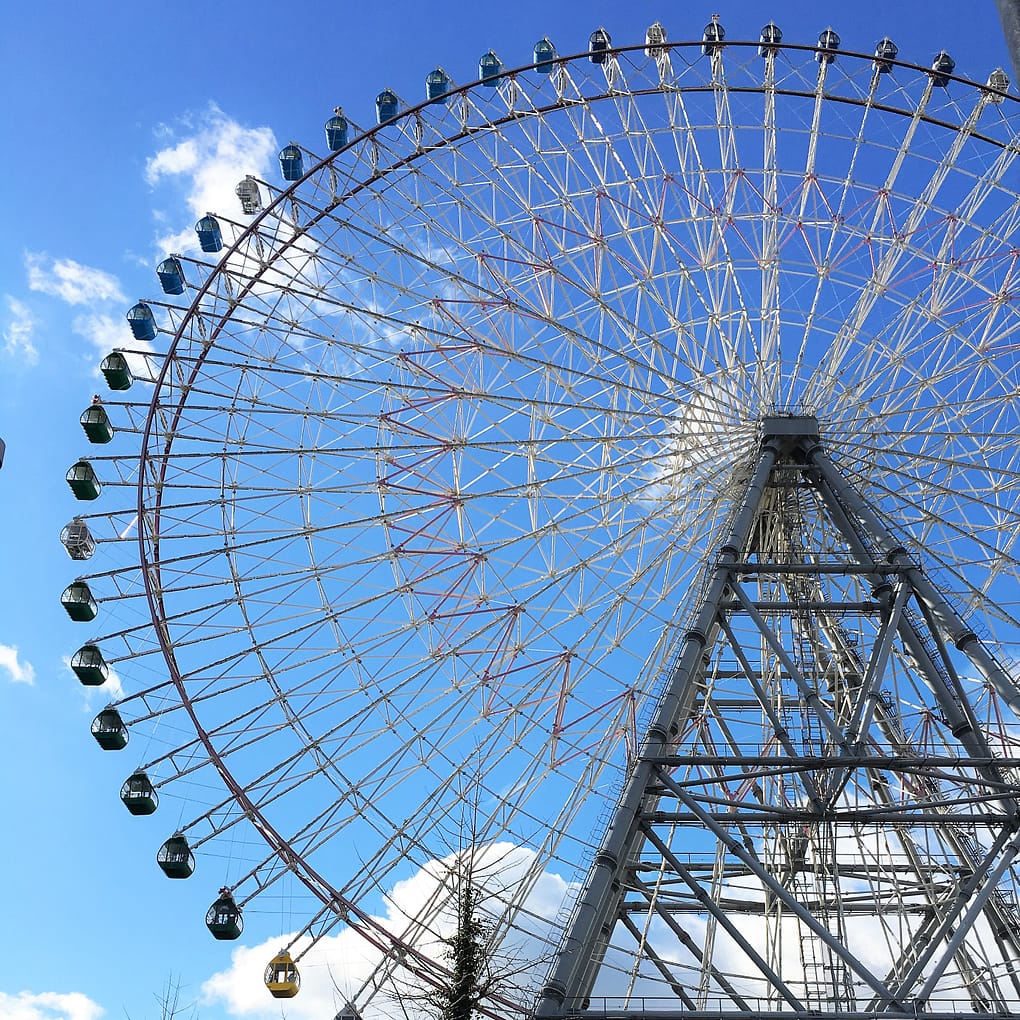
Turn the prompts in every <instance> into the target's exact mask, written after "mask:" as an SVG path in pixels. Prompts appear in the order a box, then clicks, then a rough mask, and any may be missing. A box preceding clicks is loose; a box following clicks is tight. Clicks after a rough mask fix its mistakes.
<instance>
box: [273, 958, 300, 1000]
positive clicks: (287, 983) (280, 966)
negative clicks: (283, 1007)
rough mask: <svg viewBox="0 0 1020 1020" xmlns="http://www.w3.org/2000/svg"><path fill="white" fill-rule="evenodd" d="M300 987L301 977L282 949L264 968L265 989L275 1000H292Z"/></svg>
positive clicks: (295, 965)
mask: <svg viewBox="0 0 1020 1020" xmlns="http://www.w3.org/2000/svg"><path fill="white" fill-rule="evenodd" d="M300 987H301V975H300V974H299V973H298V969H297V964H296V963H295V962H294V961H293V960H292V959H291V958H290V953H288V952H287V950H285V949H282V950H280V952H279V953H277V954H276V956H274V957H273V959H272V960H271V961H270V963H269V966H268V967H266V988H268V989H269V991H270V994H271V995H272V996H273V998H276V999H293V998H294V996H295V995H297V993H298V989H299V988H300Z"/></svg>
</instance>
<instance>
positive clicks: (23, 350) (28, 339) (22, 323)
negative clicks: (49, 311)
mask: <svg viewBox="0 0 1020 1020" xmlns="http://www.w3.org/2000/svg"><path fill="white" fill-rule="evenodd" d="M6 297H7V307H8V309H9V310H10V313H11V320H10V322H9V323H8V325H7V328H6V329H5V330H4V331H3V337H4V351H5V352H6V353H7V354H9V355H10V356H11V357H21V358H24V359H25V361H26V362H28V364H30V365H34V364H36V363H37V362H38V361H39V351H38V350H37V349H36V346H35V343H34V336H33V334H34V332H35V319H34V318H33V316H32V313H31V311H30V310H29V308H28V305H26V304H25V303H24V302H23V301H19V300H18V299H17V298H14V297H11V296H10V295H9V294H8V295H6Z"/></svg>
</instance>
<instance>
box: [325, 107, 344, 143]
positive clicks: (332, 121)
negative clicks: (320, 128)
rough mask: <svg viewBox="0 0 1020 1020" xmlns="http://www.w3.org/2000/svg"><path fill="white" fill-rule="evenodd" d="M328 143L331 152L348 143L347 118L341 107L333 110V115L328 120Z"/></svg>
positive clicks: (326, 127) (326, 126) (326, 124)
mask: <svg viewBox="0 0 1020 1020" xmlns="http://www.w3.org/2000/svg"><path fill="white" fill-rule="evenodd" d="M324 127H325V130H326V144H327V145H328V146H329V151H330V152H339V151H340V150H341V149H342V148H343V147H344V146H345V145H346V144H347V118H346V117H345V116H344V115H343V110H342V109H341V107H339V106H338V107H337V108H336V109H335V110H334V111H333V116H332V117H330V118H329V120H327V121H326V123H325V125H324Z"/></svg>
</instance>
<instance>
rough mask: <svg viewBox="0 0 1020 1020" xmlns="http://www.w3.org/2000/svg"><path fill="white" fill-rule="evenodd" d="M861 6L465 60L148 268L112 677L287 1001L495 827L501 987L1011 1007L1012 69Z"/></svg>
mask: <svg viewBox="0 0 1020 1020" xmlns="http://www.w3.org/2000/svg"><path fill="white" fill-rule="evenodd" d="M839 47H840V43H839V39H838V38H837V37H836V36H835V33H833V32H831V31H829V30H827V31H826V32H825V33H823V35H822V37H821V38H820V39H819V42H818V44H817V45H813V46H798V45H788V44H786V43H784V42H783V41H782V36H781V33H779V31H778V29H777V28H776V26H774V25H770V26H766V30H765V31H763V33H762V39H761V40H760V41H755V42H747V43H741V42H729V41H725V40H724V35H723V34H722V30H721V26H720V25H719V24H718V23H717V22H713V23H712V25H710V26H709V27H708V29H706V36H705V38H704V39H703V40H701V41H698V42H693V43H671V42H668V41H667V40H666V38H665V32H664V30H663V29H662V27H661V26H653V28H652V29H649V33H648V36H647V38H646V41H645V43H644V44H643V45H641V46H635V47H624V48H614V47H613V46H612V44H611V42H610V40H609V38H608V35H607V34H606V33H604V32H602V31H601V30H600V32H598V33H596V34H595V35H594V36H593V37H592V40H591V44H590V50H589V51H586V52H584V53H581V54H579V55H577V56H573V57H560V56H557V55H556V54H555V52H554V51H553V49H552V46H551V44H549V43H548V41H547V40H543V41H542V42H541V43H540V44H539V46H538V47H536V52H535V63H534V64H531V65H528V66H525V67H521V68H517V69H513V70H507V69H505V68H504V67H503V66H502V64H501V63H500V61H499V58H498V57H497V56H496V54H494V53H492V52H490V53H488V54H486V55H485V56H484V57H483V58H482V62H481V64H480V77H481V80H480V81H478V82H473V83H472V84H469V85H465V86H462V87H457V86H456V85H454V84H453V83H452V82H451V81H450V79H449V77H448V76H447V75H446V74H445V72H443V71H441V69H438V68H437V69H436V71H434V72H433V73H432V74H431V75H429V78H428V89H429V92H428V99H429V101H428V102H425V103H422V104H421V105H418V106H413V107H411V108H408V109H400V102H399V99H398V97H396V96H395V95H394V94H393V93H391V92H389V91H388V90H387V91H386V92H384V93H381V94H380V97H379V101H378V110H379V121H380V123H379V124H378V125H377V126H375V127H373V128H371V129H367V130H362V129H359V128H358V127H357V126H356V125H355V124H354V123H353V122H352V121H349V120H348V119H347V118H346V117H345V116H343V114H342V113H339V112H338V113H337V114H336V116H335V117H334V118H332V119H331V120H330V121H329V122H328V123H327V141H328V143H329V145H330V147H331V148H332V149H333V151H331V153H330V154H329V155H328V156H326V157H318V156H313V155H312V154H311V153H309V152H308V151H307V150H304V149H302V148H301V147H300V146H298V145H296V144H292V145H289V146H287V147H286V148H285V149H284V150H283V152H281V169H282V172H283V176H284V183H283V186H282V187H280V186H279V185H278V184H274V183H271V182H269V181H265V180H260V179H258V178H256V177H253V176H252V177H247V178H245V179H244V180H243V181H242V182H241V183H240V184H239V185H238V197H239V198H240V200H241V208H242V210H243V212H242V215H241V216H240V217H239V218H237V219H230V218H228V217H226V216H224V215H222V214H219V213H217V214H216V215H209V216H207V217H204V218H203V219H202V220H201V221H200V222H199V224H198V237H199V241H200V244H201V247H202V249H203V253H197V252H195V253H190V254H189V253H182V254H179V255H175V256H171V257H169V258H168V259H167V260H166V261H165V262H164V263H162V264H161V266H160V269H159V278H160V281H161V283H162V285H163V288H164V292H165V294H167V295H171V296H172V297H173V298H174V299H173V300H171V299H168V298H164V297H161V298H160V299H159V300H147V301H143V302H140V303H139V304H138V305H136V306H135V307H134V308H133V309H132V310H131V312H130V313H129V322H130V325H131V329H132V332H133V333H134V336H135V337H136V338H137V342H136V343H135V344H129V345H126V347H125V349H124V350H123V351H118V352H114V354H113V355H111V357H110V358H108V359H107V360H106V361H105V362H104V363H103V372H104V374H105V375H106V377H107V380H108V381H109V382H110V384H111V387H112V394H111V396H110V397H108V398H107V399H106V400H104V401H101V402H99V403H98V404H94V405H92V406H91V407H90V408H89V409H87V413H86V414H83V416H82V424H83V426H84V427H85V430H86V434H87V436H88V437H89V439H90V440H91V441H92V442H94V443H97V444H100V445H99V446H96V447H94V448H93V449H92V452H90V455H89V456H87V457H85V458H82V460H80V461H79V462H77V463H76V464H75V465H73V467H72V468H71V469H70V470H69V472H68V481H69V484H70V485H71V488H72V491H73V492H74V494H75V495H76V496H77V497H78V498H79V499H82V500H84V501H86V502H88V504H89V505H88V511H89V512H87V513H83V514H80V515H78V516H76V517H75V518H74V520H73V521H72V522H71V524H69V525H68V528H67V529H65V533H66V535H67V538H68V542H67V548H68V551H69V553H70V554H71V556H72V558H74V559H76V560H82V561H85V560H88V561H89V563H90V566H89V570H90V573H89V574H88V576H85V577H82V578H78V579H76V580H75V581H74V582H73V583H72V584H70V585H69V586H68V589H67V590H66V591H65V597H64V603H65V607H66V608H67V611H68V613H69V615H71V617H72V619H75V620H82V621H91V620H92V619H95V618H97V617H98V618H99V619H100V621H101V624H102V626H103V628H104V630H103V632H102V634H101V635H100V636H98V637H94V638H90V639H89V640H88V641H87V643H86V644H84V645H83V646H82V647H81V648H80V649H79V650H78V652H77V653H76V654H75V656H74V657H73V658H72V662H71V664H72V669H74V671H75V672H76V674H77V675H78V676H79V678H80V679H81V680H82V682H83V683H85V684H88V685H95V686H99V685H101V684H105V685H106V688H105V689H107V690H110V691H111V696H112V698H113V701H112V703H111V704H110V705H109V706H108V707H107V708H105V709H104V710H103V712H101V713H100V715H99V716H98V717H97V719H96V721H95V723H94V724H93V733H94V735H95V736H96V738H97V740H98V741H99V742H100V744H101V746H103V747H104V748H107V749H119V750H121V751H122V753H125V751H124V749H125V748H130V750H127V751H126V753H127V754H128V755H135V754H136V751H135V749H136V748H137V747H138V746H139V745H141V748H142V749H141V751H140V752H138V753H137V756H136V757H135V758H134V760H133V761H132V762H131V765H130V769H133V771H131V772H130V776H129V778H128V780H127V782H125V786H124V790H123V791H122V798H123V799H124V802H125V804H127V806H128V808H129V810H131V811H132V812H133V813H135V814H148V813H151V812H152V811H155V810H156V809H157V802H158V800H159V799H160V795H175V796H177V797H178V798H180V800H181V803H182V804H183V805H185V808H184V809H182V818H184V819H185V820H184V821H182V823H181V824H180V827H179V828H176V827H175V826H174V825H173V824H172V823H171V828H172V829H173V830H174V831H172V832H168V833H167V835H168V839H167V842H166V843H165V844H164V845H163V847H162V848H161V850H160V853H159V856H158V862H159V865H160V867H161V868H162V869H163V870H164V872H166V873H167V874H168V875H170V876H171V877H175V878H184V877H188V876H191V875H192V872H197V874H196V876H195V877H193V878H191V881H207V882H208V884H209V898H210V901H213V900H214V899H215V902H214V903H213V907H212V908H210V912H209V918H208V923H209V927H210V931H212V932H213V934H214V935H215V936H216V937H217V938H223V939H231V938H236V937H240V935H241V927H242V925H241V918H242V913H243V914H244V916H245V918H247V920H248V922H249V928H248V929H247V930H246V932H245V937H248V935H249V934H250V933H251V932H252V923H253V922H252V918H255V919H258V917H259V905H260V904H263V903H266V902H268V901H272V900H273V898H274V897H275V896H277V894H278V893H279V891H280V889H281V888H283V887H284V886H287V887H288V888H292V887H293V886H296V887H297V889H298V890H299V892H298V893H296V894H295V893H293V892H290V893H288V896H289V897H290V898H291V901H293V902H295V903H296V904H297V906H296V907H292V908H291V909H292V911H295V912H296V913H299V914H300V923H299V925H298V926H297V927H296V930H295V931H293V932H291V933H290V934H289V935H288V937H287V939H286V940H285V941H286V943H287V944H286V946H285V947H283V949H282V950H281V952H280V953H279V954H278V955H277V956H276V957H274V958H273V960H272V962H271V963H270V966H269V969H268V970H267V976H266V982H267V985H268V986H269V987H270V989H271V990H272V991H273V994H274V995H275V994H279V995H281V996H290V995H292V994H295V993H296V992H297V990H298V986H299V981H298V978H297V968H298V967H300V968H301V969H302V971H303V975H304V980H303V986H304V987H307V986H308V983H309V974H310V973H311V974H313V975H314V972H315V970H314V968H315V961H316V953H317V952H320V951H323V947H325V946H328V945H329V941H328V940H329V938H331V937H334V936H344V937H345V935H346V934H347V933H352V932H353V933H355V934H356V935H358V936H360V937H361V942H360V944H361V945H363V946H364V947H365V951H364V954H363V955H364V959H363V961H362V964H361V970H360V971H359V973H358V974H357V975H355V976H354V977H352V979H351V980H350V982H349V987H345V989H344V993H345V995H348V996H349V999H350V1003H349V1011H350V1012H351V1014H352V1015H354V1014H355V1013H360V1014H361V1015H362V1016H364V1017H366V1018H368V1017H371V1016H373V1015H374V1016H384V1015H389V1014H394V1015H400V1014H399V1012H398V1008H399V1002H398V1000H399V997H400V995H401V994H402V992H401V989H405V990H406V989H407V988H408V987H409V986H410V985H411V984H414V985H416V986H418V987H425V988H428V987H435V986H437V985H441V984H442V983H443V982H445V981H446V980H448V976H449V975H448V970H447V967H446V964H445V963H444V959H443V956H442V952H441V947H442V945H443V942H442V940H443V939H444V938H447V937H448V936H449V933H450V930H451V925H452V924H453V923H454V918H453V916H452V914H451V909H450V902H451V900H452V899H454V898H455V897H453V896H452V890H454V889H455V887H456V881H457V878H456V876H457V873H458V870H463V867H464V862H465V858H464V855H465V854H469V855H470V864H469V866H468V870H469V871H470V873H471V874H472V875H475V876H478V882H479V889H478V891H477V892H478V902H479V903H481V904H483V908H482V909H484V911H485V915H486V917H485V924H484V925H483V926H482V929H480V930H484V931H485V932H486V938H487V939H489V940H490V941H489V945H488V947H487V949H488V950H489V951H490V952H491V953H492V956H493V958H494V959H499V958H501V957H505V958H507V959H513V960H514V961H516V963H515V966H514V968H513V974H512V975H510V976H508V980H507V982H506V983H505V985H504V986H503V987H501V988H499V989H498V990H495V991H493V992H492V994H491V995H490V996H489V997H488V998H487V999H486V1000H485V1001H484V1002H482V1003H480V1004H479V1008H480V1009H481V1010H482V1011H483V1012H485V1013H486V1015H491V1016H498V1017H504V1018H505V1017H508V1016H511V1015H515V1014H520V1015H526V1014H529V1013H531V1012H533V1011H534V1010H535V1009H536V1008H537V1011H538V1015H540V1016H543V1017H554V1016H557V1017H558V1016H571V1017H573V1016H578V1015H591V1016H598V1015H601V1014H604V1013H605V1012H606V1011H609V1013H610V1015H612V1016H614V1017H615V1016H623V1015H646V1014H647V1015H653V1014H655V1013H656V1012H658V1013H659V1014H661V1015H663V1016H669V1015H675V1014H676V1013H678V1012H683V1013H684V1014H689V1013H692V1012H693V1013H699V1012H702V1013H714V1014H715V1015H718V1014H719V1013H720V1012H728V1011H734V1012H739V1013H744V1014H754V1015H766V1014H769V1015H771V1014H773V1013H784V1014H789V1013H796V1014H802V1013H808V1012H826V1013H827V1012H860V1013H865V1012H867V1013H894V1014H895V1013H904V1012H906V1013H911V1012H912V1011H913V1010H915V1009H917V1008H920V1007H922V1006H925V1005H926V1006H927V1007H928V1008H929V1009H931V1010H935V1011H939V1010H945V1011H946V1012H949V1011H952V1010H956V1011H963V1012H984V1013H989V1012H990V1013H995V1014H1004V1013H1006V1012H1010V1011H1015V1006H1016V1001H1017V999H1018V995H1017V992H1018V988H1017V984H1016V981H1017V979H1016V977H1015V973H1014V972H1015V970H1016V949H1017V946H1016V942H1015V934H1014V933H1015V932H1016V930H1017V925H1016V923H1015V921H1016V917H1017V904H1016V893H1015V886H1016V879H1017V874H1016V869H1015V868H1014V865H1013V855H1014V853H1015V844H1016V842H1017V838H1016V835H1015V831H1016V828H1017V818H1016V806H1015V795H1016V793H1017V786H1016V776H1015V771H1014V770H1015V766H1016V763H1017V758H1018V755H1017V744H1016V720H1015V715H1014V713H1013V710H1012V708H1011V707H1010V706H1014V705H1015V704H1016V702H1017V696H1016V693H1015V682H1014V676H1015V674H1014V671H1013V667H1011V666H1009V665H1008V664H1007V662H1006V660H1007V659H1008V654H1007V653H1008V650H1009V647H1010V646H1012V645H1013V644H1015V642H1016V641H1017V636H1018V617H1020V612H1018V609H1020V595H1018V588H1017V580H1018V557H1017V539H1018V535H1020V510H1018V506H1020V455H1018V451H1017V444H1016V436H1017V434H1018V426H1020V413H1018V412H1020V406H1018V399H1020V398H1018V394H1020V371H1018V355H1017V350H1018V348H1017V337H1018V336H1020V332H1018V325H1020V312H1018V294H1020V268H1018V262H1020V250H1018V249H1017V247H1016V236H1017V231H1018V229H1020V196H1018V189H1017V186H1016V180H1017V172H1018V159H1017V157H1018V153H1020V135H1018V114H1017V102H1016V99H1015V97H1013V96H1012V95H1011V94H1009V93H1008V80H1007V79H1006V78H1005V76H1004V75H1003V74H1002V72H999V71H996V72H994V73H993V75H992V77H991V78H990V79H989V81H988V83H987V84H984V85H981V84H974V83H971V82H968V81H965V80H963V79H961V78H958V77H956V76H954V74H953V65H952V60H951V59H950V58H949V57H948V55H946V54H939V55H938V56H937V57H936V60H935V62H934V64H933V66H931V67H921V66H917V65H913V64H910V63H905V62H902V61H899V60H898V59H897V52H896V48H895V46H892V44H891V43H890V42H889V40H883V42H882V43H881V44H880V46H879V50H878V52H877V53H876V54H872V53H870V52H869V53H867V54H862V53H854V52H848V51H844V50H841V49H840V48H839ZM132 379H134V382H132ZM92 501H95V502H92ZM72 539H73V541H72ZM134 734H136V735H138V736H140V737H141V738H143V739H141V740H137V741H136V740H135V739H134V738H133V737H132V742H131V743H130V744H129V743H128V739H129V736H131V735H134ZM607 826H608V829H607ZM465 830H467V831H468V832H469V836H470V838H469V839H468V840H467V841H466V842H465V838H464V831H465ZM604 833H605V836H604V838H603V834H604ZM589 866H590V874H589V875H588V877H587V878H585V874H586V872H588V871H589ZM422 876H426V877H428V879H429V882H428V883H426V884H427V886H428V891H427V892H426V893H423V894H422V895H421V897H420V898H419V899H418V900H416V901H415V903H414V905H413V908H412V907H407V908H406V909H404V908H403V907H401V908H400V909H397V908H396V907H394V905H393V904H394V900H393V899H392V897H393V895H394V890H395V889H397V890H399V889H401V888H405V887H406V885H407V883H410V882H412V881H414V882H419V883H420V882H421V881H422ZM217 889H218V890H219V894H218V898H217V893H216V890H217ZM257 931H259V929H256V932H257ZM262 933H263V935H264V934H265V932H264V930H262ZM256 937H257V936H256ZM522 961H525V962H527V963H528V965H525V963H522ZM547 969H548V976H545V972H546V970H547ZM394 996H396V998H394ZM536 996H537V1001H538V1005H537V1007H536V1006H535V1002H536Z"/></svg>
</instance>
